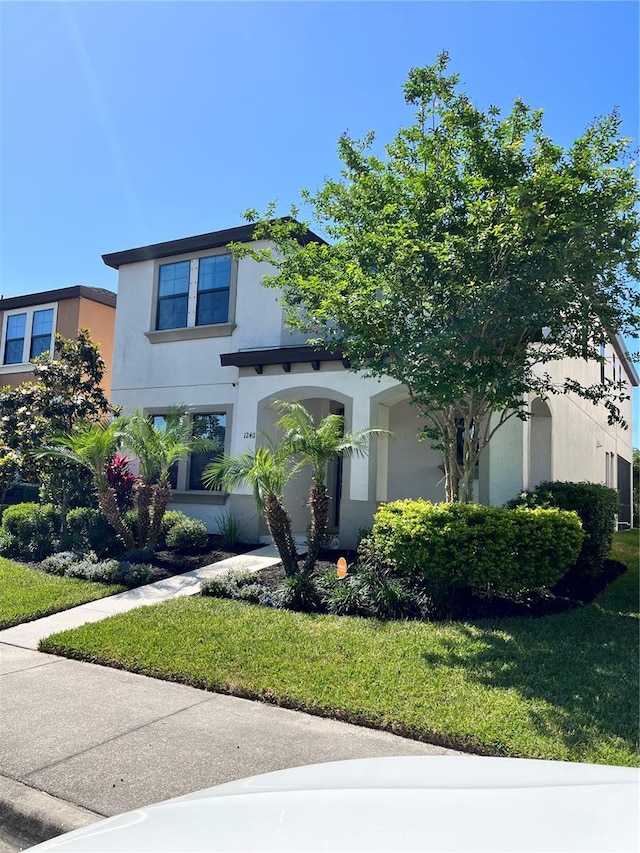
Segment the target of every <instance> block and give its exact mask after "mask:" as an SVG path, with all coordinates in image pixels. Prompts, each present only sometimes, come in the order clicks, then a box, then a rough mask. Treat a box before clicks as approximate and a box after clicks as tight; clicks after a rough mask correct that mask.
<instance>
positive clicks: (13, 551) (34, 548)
mask: <svg viewBox="0 0 640 853" xmlns="http://www.w3.org/2000/svg"><path fill="white" fill-rule="evenodd" d="M58 525H59V517H58V514H57V513H56V511H55V509H54V507H53V506H51V504H37V503H23V504H16V505H15V506H9V507H7V508H6V509H5V511H4V513H3V514H2V527H3V529H4V530H5V531H6V533H8V534H9V536H6V537H4V538H3V540H2V543H1V545H2V548H3V549H6V550H3V551H2V553H3V555H4V556H6V557H17V558H19V559H22V560H27V561H35V562H37V561H39V560H42V559H43V557H46V556H47V555H48V554H51V553H53V551H55V546H56V536H57V534H58V529H59V528H58ZM7 552H10V553H7Z"/></svg>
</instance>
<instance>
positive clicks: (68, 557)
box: [41, 551, 169, 587]
mask: <svg viewBox="0 0 640 853" xmlns="http://www.w3.org/2000/svg"><path fill="white" fill-rule="evenodd" d="M41 565H42V568H43V569H44V571H45V572H48V573H49V574H53V575H64V576H65V577H68V578H80V579H81V580H87V581H93V582H95V583H109V584H121V585H122V586H128V587H135V586H141V585H142V584H147V583H154V582H155V581H159V580H164V578H166V577H169V574H168V572H166V571H164V569H158V568H156V567H155V566H149V565H144V564H141V563H129V562H127V561H126V560H113V559H112V560H100V559H99V558H98V556H97V555H96V553H95V552H94V551H89V552H87V553H79V552H78V551H61V552H60V553H58V554H52V555H51V556H50V557H47V558H46V559H45V560H43V561H42V564H41Z"/></svg>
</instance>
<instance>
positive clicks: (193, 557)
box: [146, 536, 260, 575]
mask: <svg viewBox="0 0 640 853" xmlns="http://www.w3.org/2000/svg"><path fill="white" fill-rule="evenodd" d="M208 540H209V541H208V543H207V547H206V548H205V549H203V550H202V551H197V552H195V553H193V554H179V553H178V552H177V551H156V552H155V553H154V554H153V556H152V557H151V558H150V559H149V560H147V561H146V562H148V563H149V564H150V565H152V566H157V568H159V569H164V570H165V571H167V572H169V574H171V575H180V574H183V573H184V572H191V571H193V569H201V568H202V567H203V566H209V565H211V563H217V562H219V561H220V560H226V559H227V558H228V557H236V556H237V555H238V554H246V553H248V552H249V551H255V549H256V548H259V547H260V546H259V545H258V544H257V543H255V542H254V543H252V544H246V543H244V542H236V544H235V545H233V546H229V545H225V546H223V545H222V542H221V538H220V536H209V537H208Z"/></svg>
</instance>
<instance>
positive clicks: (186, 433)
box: [118, 409, 219, 549]
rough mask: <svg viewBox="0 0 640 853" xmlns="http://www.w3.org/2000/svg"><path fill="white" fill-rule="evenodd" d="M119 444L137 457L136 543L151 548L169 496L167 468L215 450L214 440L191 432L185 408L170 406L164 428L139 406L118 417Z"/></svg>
mask: <svg viewBox="0 0 640 853" xmlns="http://www.w3.org/2000/svg"><path fill="white" fill-rule="evenodd" d="M118 434H119V437H120V441H121V443H122V446H123V447H124V448H126V450H127V452H129V453H130V454H131V455H133V456H136V457H137V458H138V460H139V471H138V475H139V478H140V480H139V482H138V485H137V487H136V490H135V496H134V503H135V508H136V512H137V527H138V544H139V547H141V548H145V549H149V548H153V546H154V545H155V543H156V541H157V539H158V536H159V534H160V529H161V525H162V518H163V516H164V513H165V511H166V509H167V505H168V503H169V499H170V497H171V481H170V471H171V468H172V466H173V465H175V464H176V463H177V462H179V461H180V460H182V459H186V458H187V457H188V456H190V455H191V454H192V453H203V452H206V451H209V450H218V449H219V447H218V445H217V443H216V442H215V441H213V440H212V439H206V438H197V437H194V436H193V431H192V423H191V419H190V418H189V416H188V414H187V413H186V412H185V411H184V409H171V410H170V411H169V412H168V414H167V415H166V416H165V425H164V427H163V428H159V427H157V426H155V424H154V423H153V421H152V420H151V419H150V418H149V416H148V415H146V414H145V413H144V412H143V411H142V410H140V409H138V410H137V411H136V412H134V414H132V415H123V416H122V417H121V418H120V419H119V421H118Z"/></svg>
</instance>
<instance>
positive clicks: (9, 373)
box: [0, 284, 116, 394]
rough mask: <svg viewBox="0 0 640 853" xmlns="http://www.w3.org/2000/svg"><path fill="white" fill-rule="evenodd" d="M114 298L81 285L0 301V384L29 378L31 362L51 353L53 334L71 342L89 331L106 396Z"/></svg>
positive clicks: (14, 382)
mask: <svg viewBox="0 0 640 853" xmlns="http://www.w3.org/2000/svg"><path fill="white" fill-rule="evenodd" d="M115 319H116V294H115V293H112V292H111V291H110V290H103V289H102V288H99V287H87V286H85V285H83V284H78V285H74V286H73V287H63V288H61V289H60V290H47V291H43V292H41V293H29V294H27V295H24V296H13V297H10V298H7V299H0V334H1V338H0V385H19V384H20V383H21V382H26V381H27V380H29V379H33V370H32V367H31V360H32V359H33V358H36V356H39V355H41V354H42V353H43V352H45V351H48V352H51V350H52V347H53V341H54V335H55V333H56V332H59V333H60V334H61V335H62V336H63V337H65V338H75V337H76V335H77V334H78V331H79V330H80V329H88V330H89V332H90V336H91V340H92V341H93V342H94V343H96V344H98V345H99V346H100V354H101V356H102V358H103V359H104V362H105V365H106V368H107V369H106V371H105V376H104V380H103V383H102V384H103V387H104V390H105V393H106V394H109V391H110V384H111V362H112V358H113V333H114V327H115Z"/></svg>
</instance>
